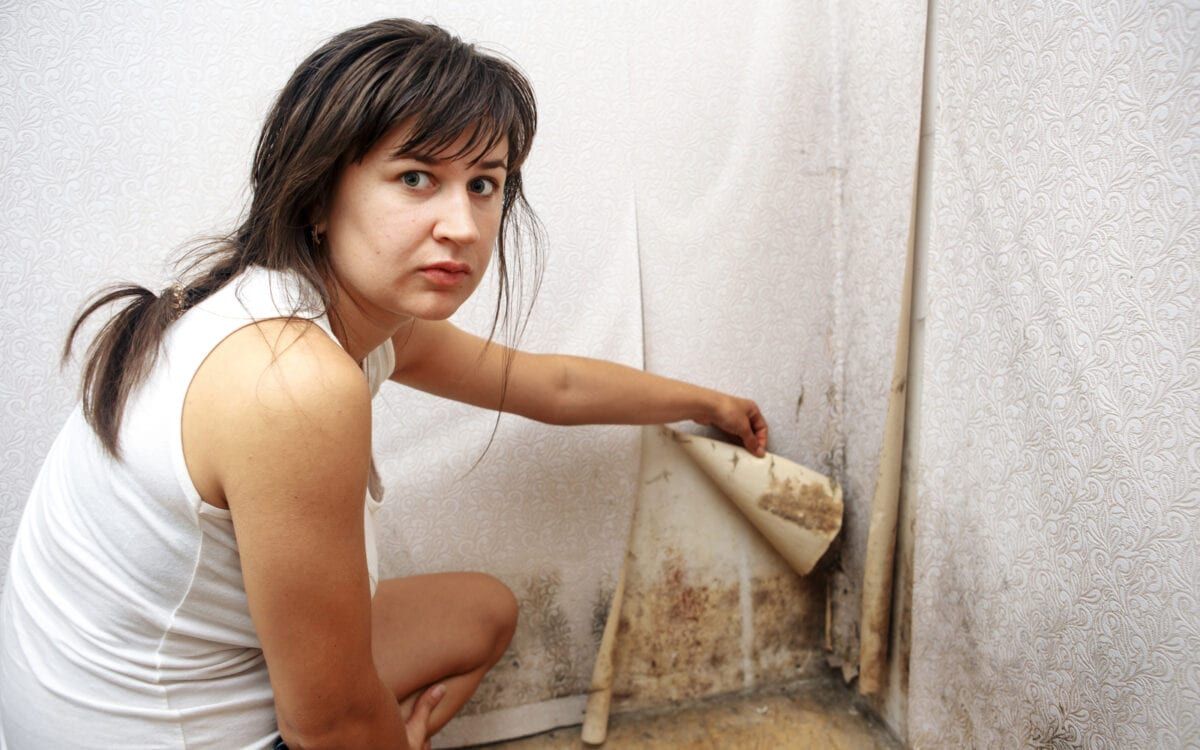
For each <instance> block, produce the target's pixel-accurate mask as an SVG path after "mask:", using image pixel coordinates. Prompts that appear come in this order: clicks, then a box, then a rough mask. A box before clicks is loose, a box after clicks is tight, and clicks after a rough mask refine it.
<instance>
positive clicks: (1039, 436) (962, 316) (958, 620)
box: [909, 0, 1200, 749]
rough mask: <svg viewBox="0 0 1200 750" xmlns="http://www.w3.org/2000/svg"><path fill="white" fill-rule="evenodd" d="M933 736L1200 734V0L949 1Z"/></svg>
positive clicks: (919, 661) (931, 539)
mask: <svg viewBox="0 0 1200 750" xmlns="http://www.w3.org/2000/svg"><path fill="white" fill-rule="evenodd" d="M936 5H937V6H940V7H939V9H938V10H937V12H936V27H937V30H936V35H935V38H936V45H937V48H936V65H937V79H938V86H937V99H938V113H937V116H936V121H935V123H936V124H935V132H934V134H933V138H932V141H933V143H934V144H935V145H934V149H935V151H934V160H933V161H934V167H933V175H932V178H931V179H932V196H933V197H932V201H933V203H932V206H931V222H932V226H931V227H930V228H929V233H930V239H929V244H928V248H927V253H928V258H927V260H928V290H927V293H928V316H927V318H926V321H925V352H926V353H925V358H924V371H925V382H924V395H923V406H922V409H921V413H920V423H921V450H920V454H921V458H920V468H919V471H920V478H919V494H920V497H919V505H918V508H917V537H916V560H915V565H916V571H915V581H916V584H915V590H914V593H913V599H914V601H913V606H914V622H913V661H912V673H911V682H910V691H911V693H910V701H911V703H910V714H909V738H910V740H911V742H912V746H913V747H916V748H958V747H1088V748H1114V749H1115V748H1129V747H1163V748H1165V747H1195V746H1196V745H1197V743H1200V568H1198V566H1200V453H1198V452H1197V451H1198V446H1200V314H1198V311H1197V300H1198V299H1200V212H1198V206H1200V195H1198V187H1200V171H1198V169H1197V165H1198V164H1200V64H1198V55H1200V36H1198V33H1200V6H1197V5H1196V4H1195V3H1192V2H1168V1H1165V0H1154V1H1153V2H1147V3H1143V2H1128V1H1122V2H1108V3H1096V4H1090V3H1089V4H1083V5H1076V4H1070V3H1040V2H1029V1H1024V2H1010V3H993V4H986V5H970V4H963V3H950V2H946V3H937V4H936Z"/></svg>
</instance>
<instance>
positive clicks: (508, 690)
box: [460, 571, 611, 716]
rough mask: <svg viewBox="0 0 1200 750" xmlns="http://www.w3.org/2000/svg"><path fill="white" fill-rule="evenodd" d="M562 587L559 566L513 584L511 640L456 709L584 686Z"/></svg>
mask: <svg viewBox="0 0 1200 750" xmlns="http://www.w3.org/2000/svg"><path fill="white" fill-rule="evenodd" d="M561 589H562V578H561V577H560V576H559V574H558V572H557V571H551V572H547V573H540V574H537V575H533V576H530V577H528V578H526V579H525V581H524V582H523V584H522V585H520V586H517V587H516V591H515V593H516V595H517V602H518V604H519V606H520V617H519V619H518V620H517V631H516V633H514V634H513V640H512V643H511V644H509V647H508V650H507V651H505V653H504V656H503V657H501V659H500V661H499V663H497V664H496V666H495V667H493V668H492V670H491V671H490V672H488V675H487V677H485V678H484V680H483V682H482V683H481V684H480V686H479V689H478V690H477V691H476V692H475V695H474V697H472V698H471V700H470V701H469V702H468V703H467V705H466V706H464V707H463V709H462V711H460V714H462V715H464V716H466V715H471V714H480V713H487V712H488V711H495V710H497V709H500V708H507V707H510V706H519V705H524V704H527V703H537V702H539V701H546V700H551V699H554V698H560V697H563V696H568V695H578V694H580V693H583V692H585V691H586V690H587V688H588V684H587V682H588V678H589V677H590V673H589V674H588V675H583V674H582V673H583V671H584V670H583V669H579V668H577V666H578V665H577V664H576V663H575V662H576V660H575V659H574V658H573V656H572V650H571V627H570V623H568V621H567V616H566V613H565V611H564V610H563V607H562V604H561V603H560V595H561ZM610 597H611V594H610ZM601 628H603V623H602V624H601ZM547 675H548V676H549V679H548V680H547V679H546V676H547Z"/></svg>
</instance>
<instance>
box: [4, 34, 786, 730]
mask: <svg viewBox="0 0 1200 750" xmlns="http://www.w3.org/2000/svg"><path fill="white" fill-rule="evenodd" d="M535 123H536V116H535V108H534V101H533V95H532V92H531V90H530V88H529V85H528V83H527V82H526V81H525V79H524V78H523V77H522V76H521V75H520V74H519V73H518V72H517V71H516V70H515V69H514V68H513V67H512V66H511V65H509V64H508V63H506V62H504V61H501V60H499V59H496V58H494V57H490V56H487V55H484V54H482V53H480V52H478V51H476V50H475V49H474V48H473V47H471V46H468V45H465V44H463V43H462V42H460V41H459V40H457V39H456V38H454V37H452V36H450V35H449V34H447V33H446V32H444V31H442V30H441V29H439V28H437V27H433V26H428V25H424V24H419V23H415V22H411V21H404V20H386V21H378V22H375V23H371V24H368V25H366V26H363V27H361V28H357V29H352V30H350V31H347V32H345V33H342V34H340V35H338V36H336V37H334V38H333V39H332V40H331V41H329V42H328V43H327V44H326V45H325V46H323V47H322V48H321V49H319V50H317V51H316V52H315V53H314V54H313V55H312V56H310V57H309V58H308V59H307V60H306V61H305V62H304V63H302V64H301V65H300V67H299V68H298V69H297V70H296V72H295V73H294V74H293V76H292V78H291V80H290V81H289V82H288V84H287V86H286V87H285V88H284V90H283V91H282V93H281V94H280V96H279V98H278V100H277V102H276V103H275V105H274V108H273V109H272V111H271V113H270V115H269V117H268V118H267V122H266V124H265V126H264V128H263V132H262V135H261V137H260V139H259V143H258V148H257V151H256V155H255V161H254V167H253V175H252V183H253V200H252V204H251V208H250V210H249V212H248V214H247V216H246V218H245V220H244V221H243V222H242V224H241V225H240V226H239V227H238V228H237V230H235V231H234V232H233V233H232V234H231V235H229V236H228V237H227V238H225V239H224V240H223V241H222V242H220V243H218V244H217V245H216V247H215V249H214V250H213V251H212V252H211V253H210V256H209V258H208V260H207V263H205V264H203V266H202V267H200V266H193V273H192V275H191V278H190V280H189V281H188V282H187V283H186V284H184V285H178V286H175V287H173V288H171V289H169V290H167V291H166V292H165V293H163V294H162V295H157V296H156V295H154V294H152V293H150V292H148V291H146V290H145V289H141V288H139V287H124V288H121V289H118V290H117V291H114V292H110V293H108V294H106V295H103V296H101V297H100V298H99V299H98V300H96V301H95V302H94V303H93V304H92V305H90V306H89V307H88V308H87V309H85V311H84V313H83V314H82V315H81V316H80V318H79V320H77V321H76V323H75V327H74V328H73V329H72V331H71V335H70V337H69V338H68V346H67V351H68V352H69V351H70V343H71V341H72V340H73V339H74V337H75V334H76V333H77V331H78V328H79V325H80V323H82V321H83V320H84V319H86V318H87V317H88V316H89V315H91V314H92V313H93V312H95V311H96V310H97V309H98V308H99V307H101V306H103V305H106V304H109V303H112V302H115V301H119V300H124V299H127V298H128V302H127V304H126V306H125V308H124V309H123V310H122V311H120V312H119V313H118V314H117V315H116V316H115V317H114V318H113V319H112V320H111V321H110V322H109V323H108V324H107V325H106V326H105V327H104V328H103V329H102V330H101V332H100V333H99V334H98V336H97V338H96V340H95V341H94V342H93V344H92V347H91V348H90V349H89V352H88V358H87V361H86V363H85V367H84V380H83V398H82V404H81V406H80V408H79V409H77V410H76V412H75V413H74V414H73V415H72V417H71V418H70V419H69V421H68V423H67V425H66V426H65V427H64V429H63V431H62V432H61V433H60V435H59V437H58V439H57V440H56V442H55V444H54V446H53V447H52V449H51V451H50V454H49V455H48V457H47V459H46V462H45V464H44V466H43V467H42V470H41V472H40V474H39V477H38V480H37V482H36V483H35V486H34V489H33V492H32V494H31V497H30V500H29V503H28V505H27V507H26V510H25V514H24V516H23V518H22V522H21V527H20V530H19V532H18V535H17V540H16V543H15V545H14V548H13V557H12V563H11V567H10V571H9V580H8V582H7V585H6V588H5V592H4V601H3V609H2V610H0V615H2V618H3V630H2V631H0V632H2V634H3V649H2V652H0V726H2V729H3V737H4V738H5V739H6V741H7V743H8V746H9V747H10V748H12V750H19V749H20V748H27V747H36V748H41V747H54V748H69V747H121V748H132V747H189V748H192V747H197V748H199V747H214V748H215V747H220V748H227V747H272V746H273V745H274V744H275V743H276V742H280V743H281V744H282V743H286V744H287V746H289V747H292V748H310V747H313V748H316V747H356V748H358V747H361V748H383V747H401V748H406V747H411V748H419V747H422V746H425V745H426V744H427V740H428V737H430V736H431V735H432V734H433V733H434V732H436V731H437V730H438V729H439V728H441V727H442V726H443V725H444V724H445V723H446V722H447V721H448V720H449V719H450V718H451V716H453V715H454V712H455V711H457V710H458V709H459V708H460V707H461V706H462V705H463V704H464V703H465V702H466V701H467V699H468V698H469V697H470V696H471V694H472V693H473V692H474V690H475V689H476V687H477V686H478V685H479V682H480V680H481V679H482V678H483V676H484V674H485V673H486V672H487V671H488V669H490V668H491V667H492V665H494V664H495V663H496V662H497V661H498V660H499V659H500V657H501V655H502V654H503V652H504V650H505V648H506V647H507V645H508V642H509V639H510V638H511V637H512V633H513V630H514V628H515V625H516V617H517V608H516V602H515V599H514V597H513V595H512V593H511V592H510V591H509V590H508V589H507V588H506V587H505V586H504V585H503V584H502V583H500V582H499V581H497V580H496V579H494V578H491V577H489V576H486V575H483V574H478V573H455V574H442V575H429V576H414V577H410V578H402V579H392V580H384V581H378V582H377V580H376V578H377V571H378V561H377V560H376V555H375V550H374V540H373V522H372V514H373V513H374V511H375V509H376V508H377V506H378V502H377V500H376V499H375V498H374V497H372V495H373V494H375V493H369V492H368V485H370V484H372V481H371V480H372V479H373V477H374V470H373V467H372V464H371V448H370V422H371V397H372V395H373V394H374V392H375V391H376V390H377V389H378V387H379V385H380V383H381V382H382V381H383V380H385V379H387V378H390V379H391V380H393V381H396V382H398V383H401V384H404V385H408V386H412V387H415V388H420V389H423V390H426V391H429V392H431V393H434V394H437V395H441V396H445V397H447V398H452V399H456V400H459V401H464V402H467V403H471V404H474V405H477V406H481V407H487V408H491V409H497V410H498V409H501V408H503V409H505V410H508V411H512V412H515V413H517V414H521V415H524V416H526V417H529V418H531V419H537V420H540V421H543V422H547V423H552V424H563V425H566V424H583V423H628V424H651V423H658V422H671V421H677V420H682V419H692V420H695V421H697V422H701V423H705V424H714V425H716V426H718V427H720V428H721V429H724V430H726V431H727V432H730V433H732V434H735V435H737V436H739V437H740V438H741V439H742V440H743V442H744V443H745V445H746V447H747V448H748V449H750V450H752V451H754V452H757V453H762V451H763V450H764V448H765V445H766V439H767V428H766V423H765V421H764V420H763V418H762V416H761V415H760V414H759V411H758V409H757V407H756V406H755V405H754V403H753V402H751V401H748V400H744V399H739V398H735V397H732V396H728V395H724V394H720V393H717V392H714V391H710V390H706V389H703V388H699V387H696V386H693V385H688V384H685V383H681V382H678V381H672V380H668V379H665V378H660V377H656V376H653V375H648V374H646V373H642V372H639V371H637V370H633V369H630V368H627V367H623V366H620V365H616V364H612V363H608V362H602V361H598V360H591V359H584V358H577V357H563V356H548V355H535V354H528V353H523V352H518V351H516V350H513V349H508V348H505V347H501V346H495V345H489V342H487V341H485V340H483V339H480V338H477V337H475V336H472V335H469V334H467V333H464V332H463V331H460V330H458V329H457V328H455V327H454V326H452V325H451V324H450V323H448V322H446V318H448V317H449V316H450V315H451V314H452V313H454V312H455V311H456V310H457V309H458V307H459V306H460V305H461V304H462V303H463V302H464V301H465V300H466V299H467V297H469V296H470V294H471V293H472V292H473V291H474V290H475V288H476V286H477V285H478V284H479V281H480V278H481V277H482V275H483V273H484V270H485V269H486V268H487V266H488V264H489V260H490V258H491V255H492V253H493V248H494V251H495V253H496V255H497V264H498V266H499V271H500V274H501V301H500V302H499V303H498V306H497V312H498V313H499V311H500V309H501V308H502V307H505V306H506V305H505V304H504V299H505V293H506V290H507V289H508V283H507V271H508V265H509V262H510V261H512V260H514V258H510V257H508V255H506V251H507V250H508V249H509V246H510V244H511V240H512V238H514V237H515V236H516V235H517V232H516V229H517V228H518V224H517V223H516V222H518V221H519V220H520V219H521V218H522V217H526V218H528V219H531V215H529V214H527V213H524V212H526V211H527V206H526V205H525V200H524V196H523V193H522V183H521V167H522V165H523V164H524V162H525V158H526V156H527V155H528V153H529V148H530V144H531V141H532V138H533V134H534V129H535ZM197 268H200V270H199V271H197V270H196V269H197ZM364 498H365V508H366V509H365V511H364Z"/></svg>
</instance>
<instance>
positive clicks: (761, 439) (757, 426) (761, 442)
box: [750, 405, 767, 456]
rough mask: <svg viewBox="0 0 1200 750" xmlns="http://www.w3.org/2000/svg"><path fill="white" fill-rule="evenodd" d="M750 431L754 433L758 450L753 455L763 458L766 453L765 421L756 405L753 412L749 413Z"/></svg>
mask: <svg viewBox="0 0 1200 750" xmlns="http://www.w3.org/2000/svg"><path fill="white" fill-rule="evenodd" d="M750 429H751V430H752V431H753V432H754V437H755V440H756V441H757V447H758V450H757V451H755V453H757V454H758V455H759V456H763V455H764V454H766V452H767V420H766V419H765V418H764V417H763V415H762V412H760V411H759V410H758V406H757V405H755V406H754V410H753V411H752V412H751V413H750Z"/></svg>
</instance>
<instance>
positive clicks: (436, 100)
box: [380, 40, 537, 174]
mask: <svg viewBox="0 0 1200 750" xmlns="http://www.w3.org/2000/svg"><path fill="white" fill-rule="evenodd" d="M430 42H431V43H427V44H425V45H422V49H417V50H413V51H412V52H411V53H410V54H409V59H408V60H407V61H406V62H408V63H409V65H405V66H401V69H400V70H396V71H395V73H396V75H394V76H392V77H391V78H392V80H391V81H389V83H393V84H394V85H395V88H396V89H397V90H398V91H397V93H399V92H404V94H401V95H399V96H397V97H394V98H393V97H389V99H390V100H391V102H392V106H390V107H388V108H387V109H388V110H390V111H388V112H387V116H386V121H387V126H388V127H394V126H395V125H397V124H400V123H404V124H406V125H407V126H408V131H409V136H408V139H407V140H406V141H405V142H404V143H403V144H401V145H400V146H399V148H398V149H396V150H397V151H398V152H403V153H410V154H424V155H428V156H431V157H437V158H441V159H463V158H469V159H470V162H469V163H470V164H472V165H474V164H475V163H476V162H478V161H480V160H481V159H482V158H483V157H484V156H485V155H487V154H488V153H489V152H490V151H491V150H492V149H494V148H495V147H496V146H497V145H499V144H500V143H502V142H504V141H505V139H507V141H508V155H507V170H508V172H509V173H510V174H511V173H514V172H516V171H518V170H519V169H520V168H521V165H522V164H523V163H524V162H525V158H526V157H527V156H528V155H529V150H530V147H531V146H532V139H533V133H534V131H535V130H536V127H537V112H536V108H535V105H534V100H533V91H532V90H531V89H530V88H529V84H528V83H527V82H526V81H525V79H524V77H523V76H522V75H521V74H520V73H518V72H517V71H516V70H515V68H514V67H513V66H512V65H510V64H509V63H507V62H506V61H504V60H501V59H499V58H495V57H487V56H484V55H481V54H479V53H478V52H476V51H475V50H473V49H472V48H471V47H470V46H469V45H466V44H463V43H462V42H459V41H457V40H453V41H452V42H451V43H450V44H447V43H446V41H445V40H430ZM428 47H434V48H436V49H423V48H428ZM426 52H427V53H428V54H422V53H426ZM414 62H415V63H417V64H416V65H412V63H414ZM405 68H407V70H405ZM413 84H415V85H413ZM381 88H392V87H389V86H386V85H385V86H384V87H381ZM380 93H383V92H380ZM464 136H465V138H464ZM460 138H461V139H463V143H462V145H461V146H460V147H459V148H457V149H454V150H453V151H451V146H453V145H454V143H455V142H456V141H458V140H459V139H460Z"/></svg>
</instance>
